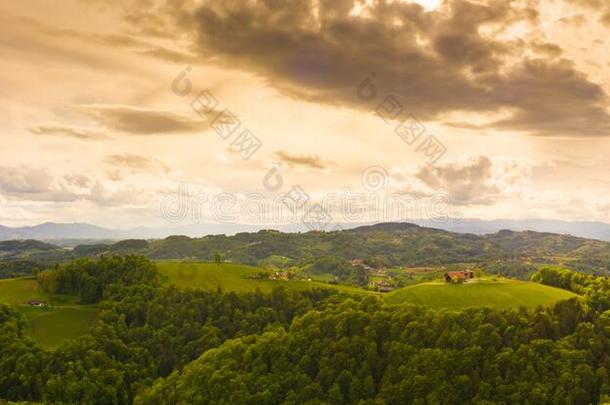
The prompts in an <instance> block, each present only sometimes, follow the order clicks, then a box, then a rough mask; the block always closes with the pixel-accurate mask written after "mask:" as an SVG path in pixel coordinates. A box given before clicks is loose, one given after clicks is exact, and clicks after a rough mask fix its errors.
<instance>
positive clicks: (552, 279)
mask: <svg viewBox="0 0 610 405" xmlns="http://www.w3.org/2000/svg"><path fill="white" fill-rule="evenodd" d="M532 281H535V282H537V283H541V284H546V285H550V286H553V287H558V288H562V289H564V290H569V291H573V292H575V293H577V294H580V295H583V296H585V297H586V298H587V302H588V304H589V305H591V306H592V307H593V308H595V309H596V310H598V311H602V312H603V311H606V310H609V309H610V277H596V276H594V275H591V274H583V273H579V272H575V271H571V270H568V269H562V268H557V267H542V268H541V269H540V270H538V271H537V272H536V274H534V275H533V276H532Z"/></svg>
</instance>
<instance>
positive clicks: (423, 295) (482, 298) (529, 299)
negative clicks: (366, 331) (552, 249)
mask: <svg viewBox="0 0 610 405" xmlns="http://www.w3.org/2000/svg"><path fill="white" fill-rule="evenodd" d="M575 296H577V295H576V294H574V293H572V292H570V291H566V290H562V289H559V288H554V287H549V286H545V285H542V284H537V283H532V282H526V281H518V280H509V279H496V280H495V281H494V280H492V279H477V280H474V281H471V282H467V283H465V284H448V283H445V282H442V281H434V282H427V283H422V284H417V285H413V286H408V287H404V288H401V289H399V290H396V291H393V292H391V293H389V294H387V295H385V296H384V299H385V300H386V302H388V303H392V304H400V303H412V304H418V305H424V306H427V307H430V308H434V309H441V308H450V309H462V308H467V307H480V306H489V307H494V308H507V307H511V306H517V307H519V306H524V307H526V308H529V309H532V308H536V307H537V306H538V305H541V306H550V305H552V304H554V303H555V302H557V301H560V300H565V299H569V298H572V297H575Z"/></svg>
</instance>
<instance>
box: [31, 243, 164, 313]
mask: <svg viewBox="0 0 610 405" xmlns="http://www.w3.org/2000/svg"><path fill="white" fill-rule="evenodd" d="M157 279H158V274H157V271H156V269H155V266H154V265H153V264H152V263H151V262H150V261H149V260H148V259H146V258H145V257H142V256H133V255H130V256H117V255H114V256H102V257H100V258H99V259H98V260H92V259H79V260H76V261H74V262H71V263H68V264H64V265H59V264H58V265H56V266H55V268H53V269H50V270H45V271H43V272H41V273H39V274H38V285H39V286H40V288H41V289H42V290H43V291H45V292H47V293H50V294H67V295H78V296H79V298H80V301H81V303H83V304H91V303H95V302H98V301H99V300H100V299H101V298H102V294H103V292H104V289H105V288H106V287H107V286H109V285H110V284H120V285H126V286H127V285H134V284H155V283H156V282H157Z"/></svg>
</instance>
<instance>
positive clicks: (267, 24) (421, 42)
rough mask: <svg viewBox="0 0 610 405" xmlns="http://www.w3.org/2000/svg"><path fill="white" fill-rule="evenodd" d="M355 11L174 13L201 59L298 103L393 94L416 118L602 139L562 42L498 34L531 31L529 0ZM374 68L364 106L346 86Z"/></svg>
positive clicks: (585, 86) (238, 5) (325, 5)
mask: <svg viewBox="0 0 610 405" xmlns="http://www.w3.org/2000/svg"><path fill="white" fill-rule="evenodd" d="M580 1H583V2H584V1H586V0H580ZM183 3H184V2H183ZM593 3H595V2H594V1H593V2H592V4H593ZM359 4H361V2H358V1H356V0H332V1H331V0H319V1H313V0H310V1H307V0H290V1H275V0H258V1H250V0H233V1H226V0H209V1H206V2H204V3H202V4H198V5H190V6H188V7H186V6H184V7H183V8H182V11H176V10H177V9H178V10H179V7H176V8H174V10H173V13H174V14H175V15H177V16H178V17H176V21H178V22H179V24H178V25H177V26H176V29H178V30H182V31H183V33H184V34H185V35H187V36H188V35H190V36H191V38H192V41H193V42H194V46H195V49H197V51H198V53H199V55H200V58H201V59H202V61H206V62H213V63H221V64H226V65H230V66H231V67H233V68H239V69H243V70H248V71H252V72H254V73H256V74H258V75H262V76H264V77H265V78H266V79H267V81H268V82H269V83H270V84H271V85H272V86H274V87H276V88H277V89H280V90H281V91H282V92H284V93H285V94H288V95H290V96H292V97H295V98H298V99H304V100H308V101H312V102H317V103H323V104H329V105H337V106H347V107H350V108H357V109H364V110H370V109H372V108H374V107H375V106H376V104H377V103H379V102H380V101H381V100H382V99H383V97H384V96H386V95H388V94H393V95H395V96H396V97H397V98H398V100H399V101H400V102H401V103H402V104H403V106H404V109H405V111H408V112H409V113H412V114H416V115H417V116H419V117H421V118H422V119H435V118H438V117H440V116H442V115H443V114H445V113H449V112H456V111H467V112H485V113H489V112H499V111H510V112H512V113H513V114H512V116H511V117H509V118H507V119H505V120H502V121H500V122H498V125H497V126H498V127H499V128H502V129H504V128H505V129H513V130H520V131H525V132H528V133H532V134H535V135H582V136H599V135H608V134H610V133H609V132H608V127H609V123H610V118H609V116H608V114H607V113H606V111H605V110H604V105H605V104H604V103H605V102H606V96H605V94H604V92H603V91H602V89H601V87H600V86H599V85H597V84H595V83H593V82H591V81H590V80H589V78H588V77H587V76H586V75H585V74H583V73H581V72H579V71H578V70H577V68H576V67H575V66H574V64H573V63H571V62H570V61H569V60H566V59H562V58H561V55H562V52H561V51H562V50H561V47H560V45H558V44H550V43H541V42H539V41H537V42H536V41H534V40H529V39H528V38H525V37H524V38H515V37H514V35H513V36H511V35H504V36H502V34H506V33H507V32H508V31H507V29H508V28H509V26H510V25H511V24H515V23H525V24H529V25H531V26H536V24H537V23H538V18H539V13H540V12H542V10H537V9H536V2H535V1H533V0H531V1H530V0H523V1H521V2H517V1H509V0H487V1H481V2H476V3H475V2H473V1H466V0H446V1H445V3H444V5H443V6H442V7H440V8H439V9H437V10H436V11H433V12H426V11H425V10H424V9H423V8H422V7H421V6H419V5H417V4H414V3H408V2H399V1H394V2H391V3H390V2H386V1H378V2H375V3H373V5H372V6H368V7H365V10H364V11H362V12H361V14H360V15H356V14H355V13H354V10H355V9H356V8H355V7H356V6H357V5H359ZM593 5H595V4H593ZM510 38H512V39H510ZM526 50H532V51H535V54H536V55H538V56H536V57H534V56H530V57H525V56H524V52H525V51H526ZM372 72H374V73H375V77H374V80H373V83H374V84H375V86H376V88H377V94H378V97H377V99H376V101H374V102H372V103H365V102H362V101H361V100H359V99H358V97H357V96H356V88H357V86H358V84H359V83H361V81H362V80H363V79H364V78H365V77H367V76H368V75H370V74H371V73H372ZM584 122H586V123H587V124H586V125H583V123H584Z"/></svg>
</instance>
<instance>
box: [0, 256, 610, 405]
mask: <svg viewBox="0 0 610 405" xmlns="http://www.w3.org/2000/svg"><path fill="white" fill-rule="evenodd" d="M38 277H39V280H40V281H41V283H42V284H43V285H45V288H48V289H50V290H54V291H57V292H62V293H70V294H75V295H78V296H79V297H81V299H83V300H88V302H97V305H98V306H99V308H100V315H99V320H98V322H97V325H96V326H95V327H94V328H93V329H92V331H91V334H90V335H87V336H83V337H81V338H78V339H75V340H71V341H67V342H65V343H63V344H62V345H60V346H59V347H57V348H55V349H47V348H44V347H42V346H40V345H38V344H37V343H35V342H34V341H33V340H31V339H30V338H29V337H28V336H27V333H26V331H25V322H24V319H23V316H22V315H21V314H20V313H19V312H17V311H16V310H14V309H12V308H11V307H8V306H0V370H2V372H0V398H2V399H5V400H11V401H44V402H55V403H83V404H90V403H91V404H93V403H95V404H131V403H134V402H135V403H138V404H212V403H217V404H219V403H225V404H280V403H285V404H301V403H309V404H405V403H414V404H419V403H421V404H424V403H439V404H455V403H472V404H475V403H476V404H515V403H523V404H527V403H530V404H587V403H592V404H597V403H603V402H608V401H610V377H609V373H610V286H609V281H608V279H607V278H604V277H596V276H593V275H583V274H580V273H575V272H571V271H567V270H556V269H553V268H551V267H549V268H545V269H541V270H540V271H539V272H538V273H536V274H534V276H533V279H534V280H536V281H538V282H541V283H545V284H549V285H555V286H559V287H562V288H569V289H571V290H573V291H577V292H578V293H579V294H580V295H581V298H578V299H571V300H568V301H561V302H559V303H557V304H556V305H555V306H554V307H551V308H544V309H543V308H541V307H539V308H537V309H536V310H534V311H527V310H525V309H524V308H511V309H507V310H497V309H490V308H477V309H474V308H473V309H467V310H463V311H450V310H442V311H433V310H429V309H426V308H424V307H418V306H410V305H388V304H386V303H384V302H383V301H382V300H381V299H380V298H378V297H377V296H353V297H352V296H346V295H344V294H339V293H336V292H335V293H333V292H331V291H330V290H313V291H308V292H296V291H289V290H286V289H284V288H276V289H274V290H273V291H272V292H271V293H268V294H263V293H260V292H254V293H244V294H236V293H225V292H223V291H220V290H219V291H215V292H206V291H202V290H189V289H182V290H181V289H177V288H173V287H165V286H162V285H161V284H160V283H159V280H158V278H159V277H158V276H157V274H156V270H155V266H154V264H152V263H151V262H150V261H149V260H148V259H146V258H144V257H140V256H108V257H106V256H105V257H102V258H100V259H97V260H89V259H86V260H77V261H74V262H71V263H69V264H65V265H59V266H55V267H53V268H49V269H47V270H45V271H43V272H40V274H39V276H38Z"/></svg>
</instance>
